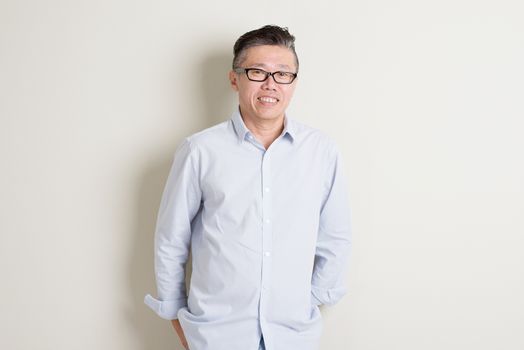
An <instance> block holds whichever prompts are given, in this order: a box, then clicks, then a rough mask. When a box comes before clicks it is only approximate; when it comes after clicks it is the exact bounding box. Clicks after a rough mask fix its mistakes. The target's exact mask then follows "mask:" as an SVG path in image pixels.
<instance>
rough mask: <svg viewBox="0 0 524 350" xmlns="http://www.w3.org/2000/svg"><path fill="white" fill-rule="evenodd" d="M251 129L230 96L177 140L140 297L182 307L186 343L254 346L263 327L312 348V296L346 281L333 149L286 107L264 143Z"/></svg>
mask: <svg viewBox="0 0 524 350" xmlns="http://www.w3.org/2000/svg"><path fill="white" fill-rule="evenodd" d="M248 134H251V133H250V132H249V130H248V129H247V127H246V126H245V124H244V122H243V120H242V117H241V115H240V112H239V109H238V108H237V109H236V110H234V111H233V113H232V114H231V117H230V119H229V120H227V121H224V122H222V123H219V124H217V125H214V126H212V127H209V128H207V129H204V130H201V131H199V132H197V133H194V134H192V135H190V136H188V137H186V138H185V139H184V140H183V141H182V142H181V145H180V146H179V147H178V148H177V150H176V152H175V156H174V159H173V165H172V167H171V169H170V172H169V176H168V179H167V181H166V184H165V187H164V191H163V194H162V200H161V203H160V207H159V214H158V216H157V223H156V228H155V250H154V253H155V277H156V286H157V297H156V298H155V297H153V296H152V295H151V294H147V295H146V296H145V298H144V302H145V303H146V304H147V305H148V306H149V307H150V308H151V309H152V310H153V311H154V312H155V313H156V314H157V315H158V316H159V317H161V318H163V319H166V320H173V319H179V321H180V324H181V326H182V328H183V330H184V334H185V336H186V339H187V341H188V344H189V348H190V349H192V350H249V349H255V348H256V347H257V346H258V344H259V342H260V339H261V337H262V336H263V338H264V346H265V349H266V350H293V349H297V350H298V349H300V350H318V346H319V341H320V336H321V333H322V329H323V323H322V315H321V312H320V309H319V306H320V305H322V304H326V305H333V304H335V303H337V302H338V301H339V300H340V299H341V298H342V297H343V296H344V295H345V294H346V293H347V286H346V282H345V274H346V271H347V268H348V262H349V256H350V246H351V244H350V237H351V229H350V208H349V201H348V191H347V187H346V183H345V176H344V174H343V166H342V163H340V153H339V152H338V149H337V147H336V144H335V142H334V141H333V140H332V139H331V138H330V137H328V136H327V135H325V134H324V133H323V132H321V131H320V130H317V129H314V128H312V127H309V126H307V125H305V124H303V123H300V122H298V121H296V120H294V119H293V118H290V117H288V116H287V115H286V116H285V118H284V129H283V131H282V133H281V135H280V136H281V137H278V138H277V139H275V141H273V144H272V146H271V147H269V148H268V149H267V150H266V149H263V147H262V148H261V147H260V145H258V143H257V142H256V140H254V139H253V140H250V139H249V138H248V137H247V135H248ZM286 140H287V141H286ZM244 141H246V142H244ZM288 141H289V142H288ZM253 146H256V147H253ZM190 252H191V257H192V274H191V279H190V285H189V289H188V291H186V290H185V279H186V271H185V266H186V263H187V259H188V256H189V253H190Z"/></svg>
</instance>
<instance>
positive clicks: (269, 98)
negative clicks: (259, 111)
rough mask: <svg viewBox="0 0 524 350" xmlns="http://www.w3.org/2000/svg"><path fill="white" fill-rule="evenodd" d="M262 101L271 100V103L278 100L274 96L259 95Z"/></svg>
mask: <svg viewBox="0 0 524 350" xmlns="http://www.w3.org/2000/svg"><path fill="white" fill-rule="evenodd" d="M258 99H259V100H260V101H262V102H269V103H275V102H277V99H276V98H273V97H259V98H258Z"/></svg>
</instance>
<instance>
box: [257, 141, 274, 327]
mask: <svg viewBox="0 0 524 350" xmlns="http://www.w3.org/2000/svg"><path fill="white" fill-rule="evenodd" d="M270 154H271V153H270V152H268V151H267V150H266V151H265V152H264V153H263V156H262V165H261V171H262V176H261V179H262V183H261V188H260V193H261V195H262V247H261V259H262V283H261V287H262V289H261V295H260V315H261V327H262V329H263V330H264V328H265V326H264V323H265V321H264V315H265V313H266V310H267V307H266V305H267V304H266V303H267V297H268V295H267V292H268V290H269V287H270V283H271V255H272V254H271V252H272V244H273V242H272V236H273V233H272V216H271V215H272V207H271V190H270V189H271V176H270V174H271V156H270Z"/></svg>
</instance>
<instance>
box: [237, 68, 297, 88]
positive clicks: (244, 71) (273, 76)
mask: <svg viewBox="0 0 524 350" xmlns="http://www.w3.org/2000/svg"><path fill="white" fill-rule="evenodd" d="M251 70H258V71H261V72H264V73H266V77H265V78H264V79H262V80H256V79H251V78H250V77H249V74H248V73H249V71H251ZM235 72H237V73H245V74H246V77H247V78H248V79H249V80H251V81H256V82H259V83H260V82H263V81H266V80H267V78H269V76H271V77H272V78H273V81H274V82H275V83H277V84H283V85H289V84H292V83H293V82H294V81H295V79H296V78H297V76H298V73H292V72H285V71H281V70H279V71H277V72H266V71H265V70H263V69H260V68H242V67H240V68H235ZM277 73H286V74H291V75H293V79H291V81H290V82H289V83H281V82H278V81H277V80H276V79H275V74H277Z"/></svg>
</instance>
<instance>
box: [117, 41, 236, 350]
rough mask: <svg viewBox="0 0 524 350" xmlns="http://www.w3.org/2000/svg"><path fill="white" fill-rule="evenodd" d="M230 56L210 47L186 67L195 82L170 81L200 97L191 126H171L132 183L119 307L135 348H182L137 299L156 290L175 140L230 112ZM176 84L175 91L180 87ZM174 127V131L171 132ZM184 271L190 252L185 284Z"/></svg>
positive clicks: (233, 104) (233, 102)
mask: <svg viewBox="0 0 524 350" xmlns="http://www.w3.org/2000/svg"><path fill="white" fill-rule="evenodd" d="M231 60H232V55H231V54H230V53H229V51H226V50H223V51H221V52H210V53H209V55H207V56H206V57H205V58H204V59H203V60H202V61H201V62H199V63H197V64H195V65H194V66H193V67H187V68H188V69H192V70H194V73H195V74H194V76H196V77H198V81H197V82H199V83H197V84H194V85H191V84H188V83H187V82H183V81H174V82H173V83H174V84H179V85H180V87H178V89H184V88H187V87H188V86H194V89H195V91H194V96H195V99H194V100H195V101H199V102H200V101H201V105H199V106H195V114H194V115H191V116H189V117H190V118H194V123H190V125H192V128H193V127H194V129H192V130H186V131H183V132H182V133H180V130H173V134H174V137H173V140H174V144H173V147H172V148H171V149H169V150H162V154H161V155H152V157H151V161H150V163H149V164H148V165H147V166H146V168H145V169H143V174H142V176H141V177H140V180H139V183H138V184H137V193H136V196H135V198H136V206H135V208H136V212H135V213H134V214H135V215H134V220H133V222H132V223H131V225H132V227H134V232H133V234H134V245H133V248H132V252H131V254H130V260H129V263H128V271H127V276H126V277H127V281H128V291H129V297H130V298H129V299H131V300H133V303H132V305H131V306H130V307H129V308H126V309H125V310H124V312H125V318H126V320H127V321H128V322H129V324H130V326H131V327H132V332H133V333H134V334H136V335H137V337H136V339H138V341H139V342H140V345H137V346H136V349H144V350H152V349H173V350H184V348H183V347H182V345H181V344H180V341H179V339H178V336H177V335H176V332H175V331H174V329H173V327H172V325H171V322H169V321H166V320H163V319H161V318H160V317H158V316H157V315H156V314H155V313H154V312H153V311H152V310H151V309H149V307H147V305H145V304H144V302H143V299H144V296H145V294H147V293H151V295H153V296H155V297H156V296H157V295H156V285H155V277H154V255H153V249H154V229H155V224H156V216H157V212H158V207H159V204H160V199H161V195H162V192H163V189H164V185H165V181H166V180H167V176H168V173H169V169H170V168H171V164H172V161H173V155H174V153H173V152H174V150H175V148H176V146H177V145H178V144H179V143H180V142H181V141H182V139H183V138H184V137H186V136H189V135H190V134H192V133H193V132H196V131H199V130H201V129H204V128H207V127H210V126H212V125H215V124H217V123H220V122H222V121H224V120H227V119H229V117H230V115H231V112H232V111H233V109H234V108H236V106H237V97H236V94H235V93H234V91H232V90H231V88H230V86H229V80H228V72H229V70H230V67H231ZM181 69H184V67H182V68H181ZM174 80H175V79H174ZM178 89H175V91H180V90H178ZM174 100H176V98H174ZM173 115H175V116H177V115H182V113H178V111H177V110H176V105H175V106H174V110H173ZM175 124H176V123H175ZM177 132H178V133H179V134H178V135H176V134H177ZM190 273H191V255H190V260H189V261H188V264H187V266H186V285H187V286H188V290H189V280H190Z"/></svg>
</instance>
